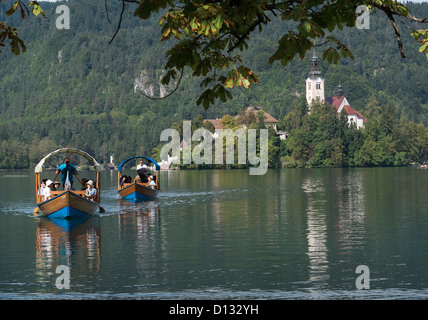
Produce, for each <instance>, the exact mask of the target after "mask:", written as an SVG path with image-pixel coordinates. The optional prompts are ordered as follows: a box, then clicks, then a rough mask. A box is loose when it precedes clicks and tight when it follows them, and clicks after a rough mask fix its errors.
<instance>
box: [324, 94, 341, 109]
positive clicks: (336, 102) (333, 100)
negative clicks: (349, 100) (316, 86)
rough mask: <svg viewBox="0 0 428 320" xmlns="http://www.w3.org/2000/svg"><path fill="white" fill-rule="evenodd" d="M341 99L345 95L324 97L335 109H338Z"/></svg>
mask: <svg viewBox="0 0 428 320" xmlns="http://www.w3.org/2000/svg"><path fill="white" fill-rule="evenodd" d="M343 99H345V96H341V97H340V98H338V97H329V98H327V99H325V100H326V101H327V102H328V103H330V104H331V105H332V106H333V107H335V108H336V110H338V109H339V107H340V105H341V104H342V101H343Z"/></svg>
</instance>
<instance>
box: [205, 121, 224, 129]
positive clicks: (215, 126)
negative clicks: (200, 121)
mask: <svg viewBox="0 0 428 320" xmlns="http://www.w3.org/2000/svg"><path fill="white" fill-rule="evenodd" d="M207 121H209V122H211V123H212V124H213V126H214V128H215V129H223V125H222V124H221V120H220V119H206V120H204V123H205V122H207Z"/></svg>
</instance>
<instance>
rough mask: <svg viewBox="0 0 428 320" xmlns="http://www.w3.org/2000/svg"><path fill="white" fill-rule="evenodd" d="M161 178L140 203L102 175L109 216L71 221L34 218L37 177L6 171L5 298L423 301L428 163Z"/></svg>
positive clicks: (0, 239)
mask: <svg viewBox="0 0 428 320" xmlns="http://www.w3.org/2000/svg"><path fill="white" fill-rule="evenodd" d="M130 173H131V174H133V173H132V172H130ZM162 173H163V175H162V178H161V183H162V189H163V190H164V191H165V192H166V193H167V195H164V194H161V196H160V197H159V199H158V200H157V201H152V202H146V203H138V204H134V203H130V202H126V201H122V200H119V199H117V198H116V179H117V173H116V171H115V172H103V173H102V186H103V190H102V200H101V201H102V203H101V205H102V207H104V209H105V210H106V212H105V213H102V214H99V216H97V217H92V218H89V219H87V220H86V221H76V223H75V224H73V225H68V226H67V225H65V224H63V223H59V222H58V221H56V222H55V221H52V220H50V219H48V218H38V217H34V216H33V213H32V212H33V209H34V208H35V195H34V193H35V187H34V175H33V173H31V172H1V173H0V299H427V298H428V250H427V248H428V197H427V191H428V170H418V169H415V168H376V169H374V168H373V169H283V170H269V172H268V173H267V174H266V175H264V176H250V175H249V172H248V170H227V171H226V170H223V171H221V170H219V171H172V172H162ZM49 174H50V173H47V175H49ZM51 174H52V175H53V174H54V173H51ZM79 175H80V176H81V177H84V175H85V172H81V173H80V174H79ZM59 265H66V266H68V267H69V268H70V270H71V279H70V289H68V290H66V289H62V290H59V289H57V288H56V286H55V281H56V278H57V277H58V276H59V275H60V274H57V273H55V271H56V268H57V267H58V266H59ZM359 265H366V266H367V267H368V268H369V270H370V275H369V276H370V289H367V290H358V289H357V288H356V279H357V277H358V276H359V274H356V272H355V271H356V268H357V266H359Z"/></svg>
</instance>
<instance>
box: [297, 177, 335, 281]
mask: <svg viewBox="0 0 428 320" xmlns="http://www.w3.org/2000/svg"><path fill="white" fill-rule="evenodd" d="M302 189H303V191H304V192H305V194H306V197H307V209H306V212H307V235H306V236H307V241H308V251H307V253H306V254H307V256H308V258H309V281H310V282H311V284H313V285H315V286H317V287H321V286H324V285H326V283H327V281H328V279H329V273H328V265H329V261H328V256H327V255H328V249H327V212H326V209H325V207H326V197H325V192H326V190H325V186H324V184H323V181H322V179H319V178H317V177H315V176H307V177H306V178H305V179H304V180H303V182H302Z"/></svg>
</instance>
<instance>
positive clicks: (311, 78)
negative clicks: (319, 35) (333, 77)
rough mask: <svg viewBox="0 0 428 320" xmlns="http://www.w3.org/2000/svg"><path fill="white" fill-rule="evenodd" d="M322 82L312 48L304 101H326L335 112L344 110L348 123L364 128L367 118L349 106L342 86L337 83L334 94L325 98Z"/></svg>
mask: <svg viewBox="0 0 428 320" xmlns="http://www.w3.org/2000/svg"><path fill="white" fill-rule="evenodd" d="M324 84H325V80H324V78H323V77H322V75H321V71H320V67H319V59H318V57H317V54H316V52H315V49H314V51H313V54H312V58H311V69H310V71H309V75H308V78H307V79H306V101H307V103H308V105H309V106H310V105H311V103H312V101H313V100H315V99H319V100H320V101H325V102H328V103H329V104H330V105H332V106H333V107H335V108H336V111H337V113H341V112H342V111H345V112H346V115H347V117H348V123H349V124H350V125H351V124H355V125H356V127H357V129H360V128H364V124H365V123H366V121H367V119H366V118H364V117H363V116H362V115H361V114H360V113H359V112H358V111H357V110H355V109H354V108H352V107H351V105H350V104H349V102H348V100H347V99H346V97H345V94H344V92H343V89H342V86H341V85H340V84H339V87H338V90H337V93H336V95H335V96H332V97H327V98H325V96H324V89H325V87H324Z"/></svg>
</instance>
